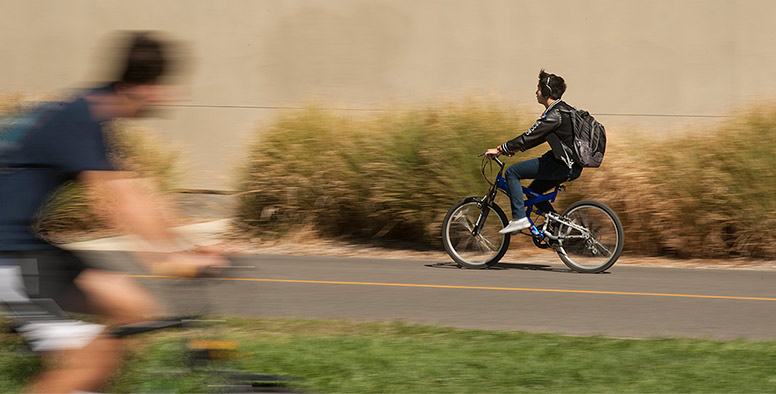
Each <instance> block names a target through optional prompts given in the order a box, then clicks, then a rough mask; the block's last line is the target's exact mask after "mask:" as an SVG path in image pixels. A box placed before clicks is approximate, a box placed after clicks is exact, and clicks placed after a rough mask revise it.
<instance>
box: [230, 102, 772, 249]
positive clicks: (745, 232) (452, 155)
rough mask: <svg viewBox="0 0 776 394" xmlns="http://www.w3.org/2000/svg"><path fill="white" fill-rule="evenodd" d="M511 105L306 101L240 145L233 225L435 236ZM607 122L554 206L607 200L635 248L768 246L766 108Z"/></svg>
mask: <svg viewBox="0 0 776 394" xmlns="http://www.w3.org/2000/svg"><path fill="white" fill-rule="evenodd" d="M517 113H518V111H516V109H515V108H512V107H510V106H506V105H501V104H493V103H483V102H468V103H463V104H459V105H453V104H450V105H442V106H437V107H431V108H422V109H405V110H395V111H385V112H382V113H376V114H373V115H369V116H365V117H351V116H346V115H341V114H337V113H335V112H331V111H324V110H320V109H316V108H309V109H307V110H305V111H301V112H299V113H295V114H291V115H288V116H284V117H282V118H280V119H278V120H277V121H276V122H275V123H274V124H273V125H271V126H270V127H268V128H266V129H263V130H261V131H260V133H259V135H258V137H257V139H256V141H255V143H254V144H253V145H252V146H251V148H250V149H251V150H250V155H251V159H250V162H249V163H247V165H246V166H245V167H244V168H243V169H242V171H241V175H240V189H241V192H242V195H241V201H240V204H239V207H238V212H237V216H238V219H239V223H240V226H241V227H242V228H243V229H244V230H248V231H251V232H253V233H254V234H259V235H260V236H276V235H278V234H282V233H284V232H286V231H289V230H292V229H299V228H303V227H304V228H307V229H313V230H315V231H317V232H319V233H320V234H321V235H322V236H330V237H338V236H347V237H376V238H386V239H401V240H409V241H417V242H422V243H425V244H429V245H439V238H440V235H439V229H440V225H441V220H442V217H443V216H444V214H445V212H446V211H447V209H448V208H449V207H450V206H451V205H452V204H454V203H455V202H456V201H458V200H460V199H461V198H463V197H466V196H470V195H480V194H483V193H484V191H485V189H486V184H485V183H484V180H483V179H482V176H481V174H480V173H479V164H480V161H479V159H478V158H476V155H477V154H478V153H480V152H482V151H483V150H484V149H485V148H488V147H493V146H496V144H498V143H501V142H503V141H504V140H506V139H508V138H512V137H514V136H515V135H517V134H519V133H520V132H522V131H523V130H525V129H526V127H528V126H529V125H530V123H531V122H532V121H533V119H530V118H524V117H521V116H518V115H517ZM610 134H612V135H611V136H610V137H611V138H610V140H611V141H612V142H611V143H610V145H609V147H608V149H607V154H606V159H605V161H604V165H603V166H602V167H601V168H599V169H587V170H585V171H584V172H583V175H582V177H581V178H580V179H579V180H576V181H574V182H571V183H570V184H569V185H568V186H569V189H568V191H567V193H566V194H565V195H564V196H563V198H562V199H561V200H560V201H559V202H558V203H557V205H558V208H563V207H564V206H565V205H567V204H568V203H571V202H572V201H575V200H578V199H583V198H585V199H597V200H600V201H602V202H604V203H606V204H608V205H610V206H611V207H612V208H614V209H615V211H616V212H618V214H619V215H620V217H621V219H622V221H623V224H624V225H625V237H626V249H627V250H630V251H633V252H638V253H642V254H648V255H665V254H669V255H676V256H682V257H728V256H745V257H758V258H774V257H776V246H774V242H773V241H774V239H775V238H776V230H774V224H776V223H774V221H776V219H774V213H776V203H775V202H774V199H773V197H772V196H773V195H774V192H776V178H774V175H775V174H774V172H776V152H775V150H776V109H774V108H760V109H757V110H753V111H751V112H750V113H749V114H747V115H746V116H742V117H740V118H737V120H732V121H729V122H727V123H725V124H722V125H720V126H719V127H718V128H717V129H715V130H709V131H708V132H705V133H686V134H684V135H682V136H680V137H677V138H673V139H670V140H657V139H651V138H647V137H634V136H631V135H626V134H624V133H623V134H617V133H616V131H614V130H610ZM545 150H546V148H545V147H539V148H536V149H535V150H534V151H532V152H533V154H532V155H531V156H526V155H522V156H519V157H517V158H516V159H510V163H514V162H516V161H517V160H519V159H523V158H527V157H533V156H537V155H539V154H541V153H543V152H544V151H545ZM501 204H502V205H503V206H504V207H508V204H507V202H506V201H505V200H502V201H501Z"/></svg>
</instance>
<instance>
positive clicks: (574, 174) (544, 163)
mask: <svg viewBox="0 0 776 394" xmlns="http://www.w3.org/2000/svg"><path fill="white" fill-rule="evenodd" d="M565 92H566V82H565V81H564V80H563V78H562V77H560V76H558V75H555V74H549V73H546V72H545V71H544V70H541V71H540V72H539V84H538V86H537V89H536V101H538V102H539V104H542V105H544V108H545V111H544V113H542V115H541V117H539V119H537V120H536V123H534V124H533V126H531V127H530V128H529V129H528V131H526V132H525V133H523V134H521V135H519V136H518V137H516V138H515V139H512V140H509V141H507V142H505V143H503V144H502V145H500V146H497V147H496V148H493V149H488V150H487V151H485V154H486V155H488V156H495V155H498V154H505V155H508V156H512V155H513V154H514V153H515V152H517V151H521V152H523V151H526V150H528V149H531V148H533V147H536V146H539V145H541V144H542V143H544V142H545V141H546V142H548V143H549V144H550V148H551V150H550V151H548V152H547V153H545V154H544V155H543V156H542V157H539V158H536V159H531V160H526V161H523V162H520V163H517V164H515V165H513V166H511V167H509V168H508V169H507V170H506V172H505V173H504V178H506V180H507V186H508V187H509V196H510V197H509V198H510V202H511V207H512V218H513V219H512V220H510V221H509V223H508V224H507V225H506V226H505V227H504V228H503V229H501V230H500V231H499V233H501V234H506V233H512V232H516V231H520V230H522V229H525V228H528V227H530V226H531V223H530V222H529V221H528V218H526V217H525V206H524V204H523V188H522V186H521V185H520V180H521V179H534V181H533V182H531V184H530V185H529V186H528V188H529V189H531V190H533V191H535V192H537V193H544V192H546V191H548V190H550V189H552V188H553V187H555V186H556V185H559V184H560V183H562V182H565V181H570V180H574V179H577V178H579V175H580V174H581V173H582V167H581V166H580V165H578V164H576V163H574V160H573V159H572V153H571V150H570V149H569V147H571V146H573V144H572V138H573V136H572V128H571V119H570V118H569V115H568V114H567V113H565V112H562V111H561V109H564V110H570V109H572V107H570V106H569V105H568V104H566V103H565V102H564V101H562V100H561V97H562V96H563V93H565ZM537 208H538V209H540V210H542V211H544V212H554V209H553V208H552V205H550V203H549V202H543V203H541V204H537Z"/></svg>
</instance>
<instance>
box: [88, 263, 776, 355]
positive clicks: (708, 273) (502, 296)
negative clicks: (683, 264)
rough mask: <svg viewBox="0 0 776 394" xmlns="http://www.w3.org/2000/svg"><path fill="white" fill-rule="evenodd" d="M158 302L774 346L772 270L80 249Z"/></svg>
mask: <svg viewBox="0 0 776 394" xmlns="http://www.w3.org/2000/svg"><path fill="white" fill-rule="evenodd" d="M84 256H85V257H87V258H89V259H91V260H92V261H94V262H95V264H98V265H101V266H104V267H106V268H110V269H117V270H121V271H123V272H124V273H125V274H127V275H130V276H133V277H135V278H136V280H138V281H139V282H140V283H142V284H143V285H144V286H146V287H147V288H149V289H150V290H151V291H152V292H153V293H155V294H157V295H158V296H159V298H160V299H162V300H163V303H164V304H165V305H166V307H167V308H168V312H169V313H170V314H208V315H212V316H229V315H238V316H250V317H294V318H324V319H349V320H355V321H374V320H378V321H395V320H400V321H406V322H415V323H423V324H432V325H440V326H450V327H459V328H472V329H486V330H521V331H529V332H543V333H558V334H567V335H603V336H614V337H627V338H645V337H692V338H712V339H723V340H730V339H745V340H776V271H755V270H712V269H678V268H650V267H633V266H627V265H621V266H617V265H615V266H614V267H613V268H612V269H611V270H610V271H609V272H608V273H605V274H578V273H574V272H571V271H569V270H568V269H567V268H566V267H565V266H563V265H562V264H561V263H559V261H558V262H556V261H554V260H555V259H549V258H541V257H539V258H534V259H529V260H527V261H528V263H526V264H514V263H513V264H510V263H502V264H499V265H497V266H496V267H494V268H492V269H486V270H467V269H458V268H456V267H454V266H452V265H450V264H449V263H448V262H446V261H440V262H433V261H408V260H387V259H366V258H363V259H362V258H343V257H314V256H277V255H250V256H240V257H235V258H233V264H234V266H235V267H234V268H230V269H228V270H225V271H224V272H223V273H221V274H220V275H219V277H218V278H213V279H207V280H186V279H175V278H167V277H158V276H153V275H148V273H147V272H145V271H144V270H142V269H141V268H139V267H138V266H136V265H134V264H133V263H131V259H130V258H128V256H127V254H126V253H122V252H84Z"/></svg>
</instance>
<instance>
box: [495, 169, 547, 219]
mask: <svg viewBox="0 0 776 394" xmlns="http://www.w3.org/2000/svg"><path fill="white" fill-rule="evenodd" d="M539 164H540V163H539V159H531V160H526V161H521V162H520V163H517V164H514V165H512V166H511V167H509V168H507V170H506V171H505V172H504V178H505V179H506V180H507V186H508V187H509V202H510V206H511V208H512V218H513V219H514V220H519V219H522V218H524V217H525V204H524V203H523V186H522V185H520V180H521V179H533V178H535V177H536V174H537V172H538V171H539Z"/></svg>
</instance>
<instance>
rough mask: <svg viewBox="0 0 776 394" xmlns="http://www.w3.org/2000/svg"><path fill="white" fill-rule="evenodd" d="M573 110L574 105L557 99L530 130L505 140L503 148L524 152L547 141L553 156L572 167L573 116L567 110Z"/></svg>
mask: <svg viewBox="0 0 776 394" xmlns="http://www.w3.org/2000/svg"><path fill="white" fill-rule="evenodd" d="M571 110H573V107H571V106H570V105H568V104H566V102H565V101H562V100H558V101H555V102H554V103H552V104H550V106H549V107H547V110H546V111H544V113H543V114H542V116H541V117H540V118H539V119H537V120H536V123H534V124H533V126H531V127H530V128H529V129H528V131H526V132H525V133H523V134H521V135H519V136H518V137H517V138H515V139H512V140H509V141H507V142H505V143H504V144H503V145H501V150H502V151H504V152H507V153H510V154H511V153H513V152H516V151H518V150H519V151H521V152H523V151H526V150H528V149H531V148H534V147H536V146H539V145H541V144H542V143H543V142H544V141H547V142H548V143H549V144H550V148H552V154H553V156H554V157H555V158H556V159H558V160H560V161H562V162H563V163H564V164H566V165H567V166H568V167H569V168H571V167H572V166H573V165H574V160H573V159H572V157H573V156H572V153H571V150H570V148H569V147H570V146H573V145H572V144H573V134H572V128H571V118H570V117H569V114H568V112H565V111H571Z"/></svg>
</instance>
